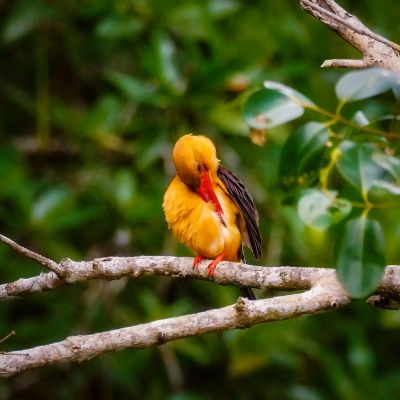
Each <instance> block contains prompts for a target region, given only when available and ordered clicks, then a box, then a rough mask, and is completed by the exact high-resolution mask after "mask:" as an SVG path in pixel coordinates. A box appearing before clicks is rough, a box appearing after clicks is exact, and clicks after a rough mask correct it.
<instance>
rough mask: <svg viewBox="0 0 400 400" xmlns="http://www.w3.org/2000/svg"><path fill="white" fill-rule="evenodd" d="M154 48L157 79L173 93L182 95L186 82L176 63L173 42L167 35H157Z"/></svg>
mask: <svg viewBox="0 0 400 400" xmlns="http://www.w3.org/2000/svg"><path fill="white" fill-rule="evenodd" d="M154 47H155V50H156V58H157V59H156V60H155V62H156V63H157V64H156V65H157V69H158V74H159V78H160V79H161V81H162V82H163V83H164V85H165V86H166V87H167V88H169V89H170V90H171V91H172V92H173V93H175V94H182V93H183V92H184V91H185V90H186V82H185V81H184V79H183V76H182V75H181V73H180V71H179V68H178V65H177V62H176V48H175V44H174V42H173V41H172V40H171V38H170V37H169V36H168V35H167V34H158V35H156V37H155V43H154Z"/></svg>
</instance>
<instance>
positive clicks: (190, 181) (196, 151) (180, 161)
mask: <svg viewBox="0 0 400 400" xmlns="http://www.w3.org/2000/svg"><path fill="white" fill-rule="evenodd" d="M173 159H174V163H175V168H176V173H177V175H178V176H179V178H180V179H181V181H182V182H183V183H184V184H185V185H186V186H188V187H189V188H191V189H192V190H194V191H196V192H197V193H198V194H199V196H200V197H201V198H202V199H203V200H204V201H205V202H212V203H213V204H214V206H215V208H216V211H217V212H218V213H220V214H222V213H223V212H222V208H221V205H220V204H219V201H218V198H217V196H216V195H215V192H214V189H213V185H212V184H213V180H215V179H216V177H217V170H218V165H219V160H218V158H217V152H216V149H215V146H214V144H213V142H212V141H211V140H210V139H209V138H207V137H206V136H202V135H199V136H196V135H192V134H188V135H185V136H182V137H181V138H180V139H179V140H178V141H177V142H176V144H175V147H174V151H173Z"/></svg>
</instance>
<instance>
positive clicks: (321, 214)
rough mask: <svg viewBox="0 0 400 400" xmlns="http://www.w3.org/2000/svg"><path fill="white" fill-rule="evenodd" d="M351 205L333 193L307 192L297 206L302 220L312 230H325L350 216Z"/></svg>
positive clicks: (315, 190) (316, 190)
mask: <svg viewBox="0 0 400 400" xmlns="http://www.w3.org/2000/svg"><path fill="white" fill-rule="evenodd" d="M350 211H351V203H350V202H349V201H347V200H344V199H337V198H336V197H335V194H334V193H333V192H327V193H326V192H323V191H321V190H318V189H311V190H307V191H306V192H305V193H304V195H303V196H302V197H301V198H300V200H299V202H298V204H297V212H298V213H299V216H300V219H301V220H302V221H303V222H304V223H305V224H306V225H308V226H311V227H312V228H315V229H319V230H325V229H327V228H329V227H330V226H332V225H334V224H337V223H338V222H340V221H341V220H343V219H344V218H345V217H346V216H347V215H349V214H350Z"/></svg>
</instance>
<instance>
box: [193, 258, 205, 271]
mask: <svg viewBox="0 0 400 400" xmlns="http://www.w3.org/2000/svg"><path fill="white" fill-rule="evenodd" d="M201 260H204V257H203V256H196V257H195V258H194V260H193V269H194V270H197V269H198V268H199V264H200V262H201Z"/></svg>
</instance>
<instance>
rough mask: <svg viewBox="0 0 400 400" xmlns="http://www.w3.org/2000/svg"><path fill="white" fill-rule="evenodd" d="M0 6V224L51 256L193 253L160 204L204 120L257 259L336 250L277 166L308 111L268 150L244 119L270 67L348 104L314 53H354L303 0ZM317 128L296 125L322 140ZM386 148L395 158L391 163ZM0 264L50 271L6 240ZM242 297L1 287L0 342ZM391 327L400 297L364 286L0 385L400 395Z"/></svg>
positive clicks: (394, 32) (300, 86) (289, 259)
mask: <svg viewBox="0 0 400 400" xmlns="http://www.w3.org/2000/svg"><path fill="white" fill-rule="evenodd" d="M341 4H342V5H343V6H344V7H350V11H352V12H354V13H356V14H357V15H358V16H359V17H360V18H361V19H363V20H364V21H365V22H366V23H367V24H368V25H369V26H370V27H371V28H372V29H375V30H377V31H379V33H381V34H383V35H385V36H387V37H389V38H390V39H392V40H396V38H399V37H400V26H399V24H398V19H399V11H398V5H397V2H396V1H395V0H382V1H381V2H379V3H377V2H374V1H372V0H366V1H364V2H357V3H355V2H350V1H346V2H343V3H341ZM0 11H1V12H0V22H1V24H0V52H1V62H0V93H1V96H0V140H1V148H0V171H1V181H0V227H1V232H2V233H4V234H6V235H8V236H10V237H12V238H13V239H15V240H17V241H19V242H20V243H22V244H24V245H26V246H27V247H29V248H32V249H34V250H36V251H38V252H41V253H43V254H45V255H47V256H49V257H51V258H53V259H56V260H60V259H62V258H65V257H69V258H73V259H77V260H79V259H90V258H93V257H98V256H111V255H139V254H178V255H185V254H188V253H187V251H186V250H185V249H184V248H183V247H181V246H180V245H178V244H176V242H175V241H174V240H173V239H172V238H171V236H170V233H169V232H168V230H167V227H166V224H165V222H164V218H163V214H162V210H161V203H162V196H163V193H164V191H165V188H166V186H167V185H168V182H169V180H170V179H171V177H172V175H173V166H172V163H171V158H170V152H171V148H172V145H173V143H174V142H175V140H176V139H177V138H178V137H179V136H180V135H182V134H183V133H187V132H202V133H207V134H208V135H209V136H211V137H212V138H213V140H214V141H215V142H216V144H217V147H218V150H219V155H220V158H221V159H222V160H223V162H224V164H225V165H226V166H227V167H229V168H231V169H232V170H233V171H235V172H236V173H237V174H238V175H239V176H240V177H241V178H242V179H243V180H244V181H245V182H246V185H247V186H248V187H249V189H250V191H251V192H252V193H253V194H254V197H255V199H256V202H257V204H258V208H259V213H260V220H261V229H262V234H263V239H264V253H265V257H264V260H263V263H264V264H265V265H320V266H333V265H334V263H335V249H334V246H333V242H334V240H335V238H336V237H337V236H338V235H339V234H338V231H336V230H335V228H334V227H333V229H332V230H331V231H329V232H328V233H326V232H322V233H321V232H320V231H318V230H315V229H313V228H309V227H306V226H305V225H304V224H303V222H302V221H301V220H300V218H299V216H298V214H297V210H296V209H295V208H294V207H292V206H290V205H285V204H283V200H284V199H286V198H287V189H285V188H282V186H281V185H280V182H279V178H278V177H279V173H280V171H288V176H289V175H290V174H292V173H293V170H294V168H295V166H292V165H283V166H282V165H281V166H280V165H279V160H280V159H281V154H283V153H282V152H283V146H284V144H285V142H286V141H287V139H288V138H289V137H290V138H292V136H289V135H290V134H291V133H292V132H294V131H295V130H296V129H297V128H300V126H301V124H303V122H304V121H303V122H298V120H296V121H294V122H293V123H292V124H286V125H283V126H279V127H277V128H273V129H271V130H270V131H269V132H268V135H267V140H266V143H265V145H264V147H258V146H255V145H254V144H252V143H251V141H250V140H249V138H248V128H247V126H246V123H245V119H244V118H243V116H242V106H243V104H244V101H245V99H246V98H247V92H248V91H249V90H250V91H251V90H253V89H254V88H256V87H257V86H259V85H261V83H262V82H263V81H264V80H270V81H279V82H282V83H285V84H287V85H289V86H291V87H293V88H295V89H296V90H298V91H299V92H300V93H304V95H305V96H307V97H308V98H310V99H312V100H313V101H314V102H315V103H316V104H318V105H321V106H323V107H324V108H325V109H334V107H335V105H336V100H335V96H334V83H335V82H336V81H337V80H338V78H339V77H340V76H341V75H342V74H343V72H341V71H333V70H332V71H330V70H329V71H325V70H320V69H319V67H318V66H319V65H320V64H321V62H322V61H323V60H324V59H325V58H335V57H343V58H344V57H356V56H357V54H356V53H355V51H354V50H353V49H351V48H350V47H349V46H348V45H347V44H345V43H344V42H342V41H341V40H340V39H339V38H338V37H336V36H335V35H334V34H333V33H331V32H330V31H329V30H328V29H326V28H325V27H324V26H322V24H320V23H318V22H317V21H315V20H313V19H312V18H311V17H309V16H308V15H306V14H304V13H303V12H302V11H301V10H300V8H299V6H298V4H297V3H296V2H293V1H288V0H282V1H279V2H273V1H271V0H269V1H268V0H264V1H261V0H259V1H255V2H251V3H248V2H244V1H239V0H209V1H195V0H189V1H188V0H186V1H183V0H182V1H170V0H165V1H155V0H153V1H145V0H129V1H128V0H114V1H108V0H97V1H84V2H74V1H71V0H63V1H59V2H49V1H44V0H15V1H13V2H2V3H0ZM391 106H393V98H389V97H387V98H386V97H385V96H384V97H383V98H377V99H370V100H368V101H367V103H366V110H364V111H365V112H367V111H368V113H367V115H368V117H369V118H372V117H373V115H382V114H383V113H384V112H385V110H386V109H388V108H389V107H391ZM357 110H358V108H357ZM350 111H351V110H350ZM350 111H349V112H350ZM354 111H356V109H355V110H354ZM360 118H361V117H359V120H360ZM361 120H362V118H361ZM388 123H390V121H389V122H388ZM314 128H315V127H314ZM314 128H312V127H311V128H308V129H310V131H307V132H306V133H301V131H299V132H300V135H306V136H307V137H310V138H312V137H313V132H314V130H313V129H314ZM303 132H304V131H303ZM308 132H311V133H308ZM290 140H294V141H295V140H296V139H290ZM315 148H316V149H318V146H316V147H315ZM316 154H317V155H318V151H317V152H311V153H310V155H309V156H310V157H311V158H310V159H313V157H316ZM380 162H381V163H386V164H385V165H387V163H389V167H390V168H391V169H392V170H393V171H398V169H397V168H398V166H397V164H396V162H391V161H388V160H383V161H382V160H380ZM308 166H309V164H307V163H304V164H302V165H301V166H300V165H299V166H298V167H297V168H301V169H302V170H301V171H300V172H304V171H308ZM389 167H387V168H386V169H387V170H389V169H390V168H389ZM344 168H345V166H344ZM395 174H397V172H395ZM311 175H312V174H311ZM347 190H348V191H349V192H351V190H352V187H351V185H349V187H348V189H347ZM339 210H341V208H340V207H339ZM398 214H399V213H398V211H397V210H396V209H393V210H392V211H391V212H388V214H386V215H385V216H384V217H383V218H382V219H381V220H380V223H381V225H382V227H384V234H385V239H386V247H387V254H388V255H389V257H388V262H393V263H395V262H397V263H398V256H399V250H398V245H397V240H396V238H397V237H399V234H400V232H399V227H398V226H399V225H394V224H393V223H390V222H391V221H394V220H396V218H398V217H399V215H398ZM387 226H388V227H389V228H386V227H387ZM353 228H354V226H353ZM0 260H1V268H0V278H1V282H8V281H11V280H14V279H17V278H19V277H26V276H30V275H36V274H37V273H38V272H39V271H40V268H39V267H38V266H37V265H35V264H33V263H31V262H29V261H27V260H25V259H23V258H21V257H18V256H16V255H15V254H13V253H12V252H11V251H10V250H9V249H8V248H7V247H5V246H0ZM249 261H251V260H249ZM237 295H238V291H237V288H230V287H218V286H216V285H213V284H209V283H207V282H194V281H193V282H190V281H182V280H179V281H178V280H169V279H166V278H143V279H140V280H129V279H122V280H120V281H116V282H89V283H87V284H82V285H75V286H72V287H68V288H63V289H60V290H57V291H53V292H49V293H43V294H39V295H34V296H30V297H29V298H25V299H22V300H19V299H13V300H10V301H7V302H3V303H2V307H1V311H0V332H1V336H4V335H6V334H7V333H8V332H9V331H10V330H12V329H14V330H15V331H16V336H13V337H12V338H10V339H8V340H7V341H6V342H3V343H1V345H2V350H4V351H7V350H12V349H19V348H26V347H29V346H34V345H40V344H44V343H49V342H52V341H57V340H61V339H63V338H64V337H66V336H68V335H71V334H78V333H82V334H84V333H91V332H97V331H101V330H107V329H112V328H115V327H120V326H126V325H132V324H137V323H141V322H145V321H150V320H153V319H157V318H165V317H169V316H173V315H180V314H183V313H188V312H196V311H199V310H202V309H205V308H211V307H219V306H223V305H227V304H229V303H230V302H232V301H234V300H235V298H236V297H237ZM258 295H259V296H262V295H264V294H262V293H258ZM267 295H274V293H268V294H267ZM399 330H400V317H399V314H398V313H397V312H391V311H379V310H375V309H372V307H369V306H367V305H365V304H364V303H363V302H362V301H360V302H356V303H354V304H353V305H352V306H350V307H348V308H347V309H346V310H342V311H339V312H336V313H329V314H323V315H320V316H312V317H307V318H300V319H296V320H292V321H284V322H279V323H274V324H269V325H261V326H257V327H254V328H252V329H248V330H244V331H240V330H238V331H231V332H224V333H221V334H213V335H206V336H203V337H199V338H191V339H185V340H180V341H177V342H174V343H171V344H168V345H165V346H162V347H159V348H153V349H147V350H143V351H129V350H128V351H123V352H118V353H113V354H108V355H105V356H102V357H98V358H96V359H94V360H91V361H89V362H86V363H84V364H82V365H61V366H57V367H52V368H43V369H38V370H32V371H29V372H26V373H24V374H22V375H20V376H17V377H14V378H12V379H9V380H4V381H2V382H0V399H14V398H18V399H45V398H54V399H72V398H84V399H117V398H146V399H147V398H148V399H163V398H167V399H171V400H196V399H206V398H207V399H208V398H228V397H229V398H237V399H249V398H260V399H261V398H262V399H265V398H267V399H291V400H306V399H307V400H308V399H309V400H313V399H346V400H353V399H376V398H383V397H389V398H396V396H397V395H398V393H399V389H400V380H399V375H400V369H399V364H398V360H397V358H398V357H397V353H396V351H394V349H396V348H397V347H396V346H397V336H398V334H399Z"/></svg>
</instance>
